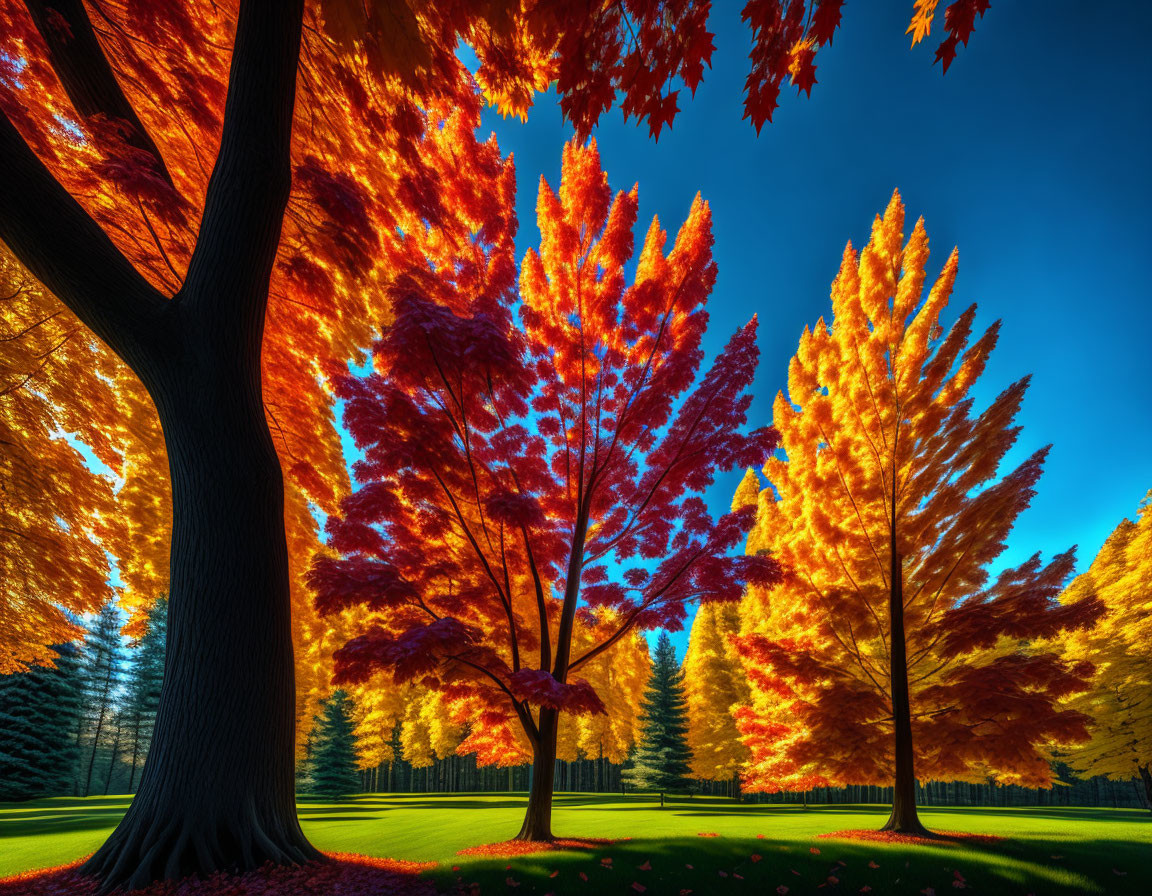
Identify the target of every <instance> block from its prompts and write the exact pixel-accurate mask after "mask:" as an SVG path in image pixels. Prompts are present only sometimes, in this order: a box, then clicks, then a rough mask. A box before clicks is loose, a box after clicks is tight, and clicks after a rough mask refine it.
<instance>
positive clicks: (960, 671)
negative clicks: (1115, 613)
mask: <svg viewBox="0 0 1152 896" xmlns="http://www.w3.org/2000/svg"><path fill="white" fill-rule="evenodd" d="M903 227H904V206H903V203H902V202H901V201H900V196H899V194H898V193H897V194H894V195H893V197H892V201H891V202H890V203H889V205H888V208H887V210H886V211H885V212H884V216H883V217H882V218H881V217H879V216H878V217H877V218H876V221H875V223H874V224H873V227H872V236H871V239H870V240H869V242H868V245H867V246H866V247H865V248H864V250H863V252H862V253H860V255H859V257H857V255H856V253H855V251H854V250H853V249H852V246H851V244H849V245H848V247H847V248H846V249H845V251H844V258H843V262H842V264H841V267H840V273H839V275H838V276H837V278H836V280H835V282H834V283H833V285H832V314H833V318H832V321H831V322H830V323H825V321H824V320H823V319H821V320H820V321H818V322H817V324H816V327H815V328H814V329H813V330H811V331H809V330H807V329H805V331H804V334H803V336H802V337H801V339H800V347H799V349H798V351H797V353H796V356H795V357H794V358H793V359H792V362H791V365H790V367H789V371H788V395H787V397H785V395H784V394H783V393H782V392H781V393H780V394H778V395H777V397H776V403H775V407H774V409H773V423H774V425H775V426H776V427H777V428H778V429H779V430H780V433H781V437H782V445H783V448H784V452H785V454H786V457H773V458H771V459H769V460H768V462H767V463H766V464H765V466H764V473H765V475H766V476H767V477H768V480H769V482H770V483H771V489H765V491H764V492H762V493H761V496H760V504H759V515H758V519H757V523H756V528H755V530H754V531H753V533H752V535H751V536H750V537H749V542H748V550H749V552H753V553H761V552H768V553H770V554H771V555H772V556H774V557H776V558H777V559H778V560H779V561H780V562H781V563H782V564H783V565H784V566H785V568H787V569H788V570H789V571H790V573H789V575H788V576H787V578H786V580H785V581H784V583H783V584H781V585H780V586H779V587H777V588H775V589H769V590H764V589H752V592H751V593H750V594H749V598H748V601H747V603H746V606H745V611H746V612H745V620H746V627H745V628H746V635H745V637H744V639H743V643H744V649H745V656H746V660H747V662H748V664H749V676H750V679H751V682H752V685H753V696H754V700H753V703H752V706H751V707H747V708H745V709H744V710H742V711H741V713H740V715H741V725H742V730H743V731H744V734H745V741H746V743H747V744H748V746H749V748H750V749H751V751H752V753H753V763H752V765H751V767H750V769H749V774H748V779H749V781H748V782H749V784H750V785H751V787H752V788H753V789H758V790H772V789H778V788H781V787H799V788H801V789H805V788H806V786H808V784H810V783H811V782H812V780H813V779H814V778H822V779H824V780H825V781H826V782H829V783H832V784H836V785H841V784H875V783H882V782H893V783H894V784H895V797H894V800H893V807H892V815H891V817H890V819H889V820H888V823H887V824H886V825H885V829H886V830H893V831H901V832H919V831H922V830H923V829H922V827H921V825H920V822H919V820H918V818H917V814H916V803H915V777H916V774H917V773H919V774H920V775H922V776H925V777H931V778H936V779H945V780H952V779H957V778H961V779H962V778H965V777H976V778H980V779H983V778H985V777H986V776H991V777H993V778H995V779H997V780H999V781H1003V782H1010V783H1019V784H1026V785H1029V786H1046V785H1048V784H1049V783H1050V782H1051V770H1050V767H1049V762H1048V754H1047V748H1048V745H1049V744H1053V743H1056V744H1060V743H1064V744H1068V743H1075V742H1078V741H1081V740H1084V739H1085V738H1086V737H1087V732H1086V728H1085V725H1086V723H1087V722H1088V718H1087V716H1085V715H1084V714H1083V713H1080V712H1076V711H1074V710H1070V709H1066V708H1062V707H1061V706H1060V702H1059V701H1060V700H1061V699H1062V698H1064V697H1066V696H1068V695H1069V694H1071V693H1074V692H1076V691H1078V690H1082V689H1083V688H1084V687H1086V684H1087V678H1086V676H1087V674H1088V673H1089V672H1090V668H1087V667H1086V666H1085V665H1084V664H1082V663H1066V662H1064V661H1063V660H1062V659H1061V658H1060V657H1059V655H1058V654H1057V653H1055V652H1053V651H1052V650H1050V649H1048V648H1045V647H1043V646H1042V645H1040V643H1039V640H1038V639H1042V638H1047V637H1051V636H1053V635H1055V634H1056V633H1057V632H1059V631H1062V630H1068V629H1075V628H1079V627H1082V626H1084V625H1086V624H1088V623H1089V622H1091V620H1092V618H1093V616H1094V614H1096V613H1097V612H1098V604H1097V602H1096V601H1095V600H1094V599H1091V598H1087V599H1084V600H1080V601H1077V602H1076V603H1072V604H1068V605H1066V606H1062V605H1060V604H1059V603H1058V602H1057V601H1056V597H1057V595H1058V594H1059V592H1060V589H1061V587H1062V586H1063V585H1064V583H1065V582H1066V580H1067V579H1068V577H1069V575H1070V574H1071V572H1072V569H1073V556H1072V552H1068V553H1065V554H1060V555H1057V556H1056V557H1055V558H1054V559H1053V560H1052V561H1051V562H1049V563H1048V564H1041V562H1040V558H1039V556H1034V557H1032V558H1031V559H1030V560H1028V561H1026V562H1024V563H1023V564H1021V565H1020V566H1017V567H1012V568H1008V569H1005V570H1004V571H1002V572H1001V573H1000V574H999V575H998V576H997V577H996V579H995V580H994V581H991V582H989V581H988V578H989V576H988V571H987V569H986V567H987V566H988V565H989V564H990V563H992V562H993V561H994V560H995V558H996V557H997V556H998V555H999V554H1000V553H1001V552H1002V551H1003V550H1004V542H1005V539H1006V538H1007V536H1008V533H1009V532H1010V531H1011V528H1012V525H1013V523H1014V522H1015V520H1016V517H1017V516H1018V515H1019V514H1020V513H1021V512H1022V511H1023V510H1024V509H1025V508H1026V507H1027V506H1028V502H1029V500H1030V499H1031V497H1032V495H1033V493H1034V492H1033V486H1034V484H1035V483H1036V480H1037V479H1038V477H1039V476H1040V470H1041V466H1042V464H1043V461H1044V457H1045V455H1046V454H1047V451H1048V449H1047V448H1043V449H1041V450H1039V451H1037V452H1035V453H1034V454H1033V455H1032V456H1031V457H1029V458H1027V459H1026V460H1025V461H1024V462H1023V463H1022V464H1021V465H1020V466H1019V467H1017V468H1016V469H1015V470H1013V471H1011V472H1009V473H1008V474H1007V475H1004V476H1002V477H1001V478H999V479H997V478H996V477H997V472H998V469H999V467H1000V464H1001V462H1002V460H1003V459H1004V457H1005V455H1006V454H1007V452H1008V451H1009V449H1010V448H1011V447H1012V446H1013V444H1014V443H1015V441H1016V438H1017V436H1018V434H1019V432H1020V430H1019V427H1017V426H1014V425H1013V420H1014V418H1015V416H1016V413H1017V411H1018V410H1019V407H1020V402H1021V401H1022V399H1023V397H1024V390H1025V388H1026V386H1027V382H1028V381H1027V378H1025V379H1023V380H1021V381H1019V382H1017V383H1014V384H1013V385H1011V386H1010V387H1009V388H1008V389H1007V390H1005V391H1004V392H1003V393H1002V394H1001V395H1000V396H999V397H998V398H997V399H996V400H995V402H993V403H992V405H991V406H990V407H988V408H987V409H985V410H984V411H983V412H982V413H979V414H973V413H972V407H973V399H972V397H971V396H970V394H969V393H970V391H971V389H972V386H973V384H974V383H975V381H976V380H977V378H978V377H979V376H980V374H981V372H982V371H983V370H984V366H985V364H986V362H987V359H988V356H989V353H990V352H991V351H992V349H993V347H994V346H995V343H996V338H997V333H998V331H999V325H998V324H993V325H992V327H990V328H989V329H988V330H987V331H986V332H985V333H984V335H983V336H981V337H980V338H979V339H977V340H976V341H975V342H974V343H972V344H971V345H969V344H968V340H969V334H970V333H971V329H972V324H973V321H974V319H975V314H976V309H975V307H974V306H973V307H970V308H968V309H967V310H966V311H964V312H963V314H961V315H960V317H959V318H958V319H957V320H956V321H955V323H953V324H952V326H951V328H950V329H948V330H947V331H946V332H945V331H944V330H943V329H942V327H941V324H940V318H941V314H942V313H943V311H944V308H945V306H946V304H947V302H948V298H949V295H950V294H951V291H952V286H953V282H954V280H955V277H956V266H957V254H956V252H955V251H953V253H952V255H951V256H950V257H949V258H948V261H947V262H946V264H945V266H944V270H943V272H942V273H941V274H940V276H939V278H938V279H937V280H936V282H935V284H934V285H933V286H932V287H931V289H930V290H929V291H928V294H927V296H926V297H925V296H922V290H923V286H924V281H925V264H926V262H927V259H928V236H927V234H926V233H925V231H924V226H923V222H922V221H918V222H917V224H916V226H915V227H914V228H913V231H912V235H911V237H910V238H909V240H908V243H907V244H904V242H903ZM773 493H774V494H775V497H774V496H773Z"/></svg>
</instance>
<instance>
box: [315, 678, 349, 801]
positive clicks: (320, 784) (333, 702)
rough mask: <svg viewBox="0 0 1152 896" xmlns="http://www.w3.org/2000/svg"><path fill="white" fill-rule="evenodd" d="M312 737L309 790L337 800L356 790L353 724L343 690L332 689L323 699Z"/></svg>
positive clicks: (346, 697) (346, 696)
mask: <svg viewBox="0 0 1152 896" xmlns="http://www.w3.org/2000/svg"><path fill="white" fill-rule="evenodd" d="M313 736H314V738H315V741H314V743H313V745H312V762H311V766H312V768H311V776H312V792H313V793H315V794H317V795H319V796H325V797H330V798H332V799H338V798H340V797H343V796H347V795H348V794H350V793H356V792H357V791H359V790H360V772H359V769H358V768H357V761H356V723H355V721H354V720H353V718H352V701H351V700H350V699H349V697H348V694H347V693H346V692H345V691H335V692H333V694H332V696H331V697H329V698H328V699H327V700H325V701H324V704H323V706H322V707H321V710H320V716H319V717H318V718H317V720H316V727H315V730H314V735H313Z"/></svg>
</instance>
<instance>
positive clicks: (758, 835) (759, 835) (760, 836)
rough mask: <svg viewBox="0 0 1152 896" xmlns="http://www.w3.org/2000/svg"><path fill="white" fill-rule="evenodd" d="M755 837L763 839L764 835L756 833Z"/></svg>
mask: <svg viewBox="0 0 1152 896" xmlns="http://www.w3.org/2000/svg"><path fill="white" fill-rule="evenodd" d="M756 839H757V840H763V839H764V835H763V834H757V835H756Z"/></svg>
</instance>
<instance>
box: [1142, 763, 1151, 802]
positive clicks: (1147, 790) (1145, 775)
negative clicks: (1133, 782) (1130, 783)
mask: <svg viewBox="0 0 1152 896" xmlns="http://www.w3.org/2000/svg"><path fill="white" fill-rule="evenodd" d="M1140 780H1141V781H1143V782H1144V801H1145V802H1144V804H1145V805H1146V806H1147V807H1148V808H1149V809H1152V769H1150V768H1149V767H1148V766H1147V765H1142V766H1140Z"/></svg>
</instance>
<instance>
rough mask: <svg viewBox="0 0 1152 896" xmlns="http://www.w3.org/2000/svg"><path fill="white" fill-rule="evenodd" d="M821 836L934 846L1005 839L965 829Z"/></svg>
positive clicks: (868, 831)
mask: <svg viewBox="0 0 1152 896" xmlns="http://www.w3.org/2000/svg"><path fill="white" fill-rule="evenodd" d="M819 837H820V838H821V839H822V840H823V839H828V840H870V841H874V842H877V843H903V844H907V845H933V846H938V845H940V844H941V843H975V844H992V843H1002V842H1003V841H1004V839H1005V838H1003V837H997V836H996V835H994V834H969V833H966V832H964V831H933V832H932V833H931V834H929V835H928V836H926V837H925V836H924V835H923V834H897V833H896V832H895V831H872V830H850V831H832V832H830V833H827V834H820V835H819ZM816 855H819V853H816Z"/></svg>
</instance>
